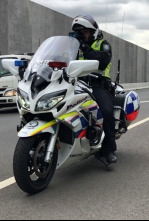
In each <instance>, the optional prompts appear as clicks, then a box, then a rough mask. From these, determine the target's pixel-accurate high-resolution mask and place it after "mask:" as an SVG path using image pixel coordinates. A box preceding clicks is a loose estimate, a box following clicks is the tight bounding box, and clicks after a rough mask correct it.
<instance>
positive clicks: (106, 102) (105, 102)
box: [92, 85, 117, 153]
mask: <svg viewBox="0 0 149 221" xmlns="http://www.w3.org/2000/svg"><path fill="white" fill-rule="evenodd" d="M92 87H93V95H94V97H95V98H96V101H97V103H98V105H99V107H100V109H101V112H102V115H103V118H104V122H103V129H104V132H105V139H104V142H103V151H104V152H105V153H110V152H115V151H116V150H117V146H116V141H115V118H114V97H113V96H112V94H111V93H110V92H109V91H108V90H107V89H105V88H100V86H99V87H98V86H97V85H96V86H94V85H92Z"/></svg>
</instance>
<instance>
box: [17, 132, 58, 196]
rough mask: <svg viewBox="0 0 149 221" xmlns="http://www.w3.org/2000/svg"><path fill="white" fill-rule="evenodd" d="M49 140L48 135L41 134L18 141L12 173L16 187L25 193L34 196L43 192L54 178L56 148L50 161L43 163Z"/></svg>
mask: <svg viewBox="0 0 149 221" xmlns="http://www.w3.org/2000/svg"><path fill="white" fill-rule="evenodd" d="M49 139H50V136H49V134H41V135H37V136H34V137H29V138H20V139H19V140H18V143H17V145H16V149H15V152H14V158H13V172H14V177H15V179H16V183H17V185H18V186H19V187H20V189H21V190H23V191H24V192H26V193H29V194H36V193H38V192H40V191H42V190H44V189H45V188H46V187H47V186H48V184H49V183H50V181H51V180H52V178H53V176H54V173H55V170H56V166H57V159H58V150H57V148H55V151H54V154H53V156H52V158H51V161H50V162H49V163H45V161H44V159H45V155H46V150H47V146H48V142H49Z"/></svg>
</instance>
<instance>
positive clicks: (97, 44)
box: [79, 40, 112, 78]
mask: <svg viewBox="0 0 149 221" xmlns="http://www.w3.org/2000/svg"><path fill="white" fill-rule="evenodd" d="M103 41H104V40H101V41H98V40H97V41H95V42H94V43H93V44H92V46H91V48H92V49H94V50H96V51H100V48H101V45H102V42H103ZM79 60H84V55H83V52H82V51H81V49H79ZM111 65H112V63H109V64H108V66H107V68H106V69H105V70H104V71H100V73H101V74H102V75H103V76H104V77H107V78H111V77H110V70H111Z"/></svg>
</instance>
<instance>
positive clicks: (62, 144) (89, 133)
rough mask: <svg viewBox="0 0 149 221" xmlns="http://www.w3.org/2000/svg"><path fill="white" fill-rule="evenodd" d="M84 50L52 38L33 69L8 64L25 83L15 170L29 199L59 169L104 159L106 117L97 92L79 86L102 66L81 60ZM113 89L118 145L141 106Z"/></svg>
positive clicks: (21, 88) (33, 62) (20, 90)
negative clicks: (96, 97) (84, 161)
mask: <svg viewBox="0 0 149 221" xmlns="http://www.w3.org/2000/svg"><path fill="white" fill-rule="evenodd" d="M79 46H80V44H79V41H78V40H77V39H75V38H73V37H67V36H57V37H51V38H49V39H47V40H46V41H45V42H44V43H43V44H42V45H41V46H40V47H39V49H38V50H37V52H36V53H35V55H34V57H33V59H32V60H31V62H30V63H29V65H28V67H27V63H26V62H27V61H19V60H16V61H15V67H14V64H13V63H14V60H12V61H10V59H9V61H7V60H3V61H2V63H3V66H4V67H5V68H6V69H9V70H11V71H12V72H13V73H14V74H17V73H20V78H21V79H20V82H19V85H18V89H17V106H18V110H19V113H20V117H21V124H20V126H18V136H19V141H18V143H17V145H16V150H15V153H14V164H13V170H14V176H15V179H16V182H17V184H18V186H19V187H20V188H21V189H22V190H23V191H25V192H27V193H30V194H33V193H38V192H40V191H42V190H43V189H45V188H46V187H47V185H48V184H49V183H50V181H51V179H52V178H53V175H54V173H55V171H56V170H57V169H59V168H62V167H64V166H65V167H66V166H68V165H70V164H71V165H72V164H74V163H77V162H79V161H80V160H82V159H86V158H88V157H89V156H91V155H95V156H96V158H99V159H100V157H99V156H98V152H99V150H100V148H101V146H102V142H103V140H104V137H105V134H104V131H103V117H102V113H101V110H100V107H98V105H97V103H96V101H95V99H94V97H93V95H92V90H91V88H89V86H88V85H87V84H86V83H84V82H83V81H81V80H79V78H80V77H84V76H92V77H93V76H94V77H96V78H97V76H96V74H97V72H98V67H99V62H98V61H96V60H84V61H79V60H77V55H78V50H79ZM12 62H13V63H12ZM26 67H27V68H26ZM22 73H23V74H22ZM94 73H96V74H95V75H94ZM113 86H114V87H115V88H116V95H115V102H116V103H115V108H114V115H115V119H116V124H115V125H116V126H115V129H116V138H117V139H118V138H120V136H121V135H122V134H123V133H125V132H126V131H127V128H128V126H129V125H130V123H131V122H132V121H134V120H135V119H136V118H137V116H138V113H139V108H140V103H139V97H138V95H137V93H136V92H134V91H130V92H127V93H126V92H124V90H123V88H122V87H121V86H120V85H118V84H114V85H113Z"/></svg>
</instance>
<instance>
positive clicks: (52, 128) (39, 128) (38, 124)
mask: <svg viewBox="0 0 149 221" xmlns="http://www.w3.org/2000/svg"><path fill="white" fill-rule="evenodd" d="M56 128H57V122H56V121H55V120H53V121H50V122H48V123H47V122H45V121H41V120H33V121H31V122H29V123H28V124H26V125H25V126H24V127H23V128H22V129H21V131H19V133H18V136H19V137H31V136H35V135H37V134H40V133H46V132H48V133H51V134H55V132H56Z"/></svg>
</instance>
